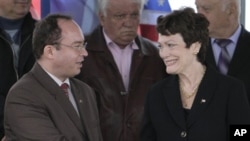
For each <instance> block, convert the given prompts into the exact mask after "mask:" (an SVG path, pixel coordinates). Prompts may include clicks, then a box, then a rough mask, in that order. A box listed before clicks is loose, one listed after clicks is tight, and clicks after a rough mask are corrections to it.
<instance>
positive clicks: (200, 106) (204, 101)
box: [187, 67, 218, 127]
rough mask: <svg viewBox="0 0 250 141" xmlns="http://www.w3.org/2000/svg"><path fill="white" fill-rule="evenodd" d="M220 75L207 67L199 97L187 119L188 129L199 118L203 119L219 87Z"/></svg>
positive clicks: (196, 98) (195, 100) (197, 96)
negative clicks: (217, 86) (218, 79)
mask: <svg viewBox="0 0 250 141" xmlns="http://www.w3.org/2000/svg"><path fill="white" fill-rule="evenodd" d="M217 75H218V73H217V72H216V71H215V70H212V68H210V67H207V70H206V73H205V75H204V77H203V79H202V82H201V84H200V86H199V89H198V92H197V95H196V97H195V99H194V102H193V106H192V109H191V112H190V114H189V116H188V118H187V125H188V127H190V126H192V124H194V123H195V122H196V121H197V120H198V119H199V118H202V115H203V112H205V111H206V108H207V107H208V106H209V103H210V101H211V100H212V97H213V95H214V91H215V89H216V85H217V77H218V76H217Z"/></svg>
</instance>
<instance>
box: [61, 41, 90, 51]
mask: <svg viewBox="0 0 250 141" xmlns="http://www.w3.org/2000/svg"><path fill="white" fill-rule="evenodd" d="M56 44H57V45H62V46H65V47H71V48H74V49H77V50H82V49H84V48H86V46H87V42H85V43H84V44H77V45H66V44H63V43H56Z"/></svg>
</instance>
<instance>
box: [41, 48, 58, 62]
mask: <svg viewBox="0 0 250 141" xmlns="http://www.w3.org/2000/svg"><path fill="white" fill-rule="evenodd" d="M55 51H56V48H55V47H54V46H52V45H46V46H45V47H44V49H43V54H44V57H46V58H49V59H52V58H53V57H54V53H55Z"/></svg>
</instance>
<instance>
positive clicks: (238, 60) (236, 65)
mask: <svg viewBox="0 0 250 141" xmlns="http://www.w3.org/2000/svg"><path fill="white" fill-rule="evenodd" d="M245 32H246V30H245V29H244V28H243V27H242V30H241V34H240V36H239V39H238V42H237V44H236V48H235V51H234V55H233V58H232V60H231V62H230V64H229V69H228V74H229V75H232V76H235V75H236V74H238V72H239V71H241V69H242V68H244V67H245V66H248V61H247V60H249V59H250V55H249V52H250V47H249V46H246V45H248V43H246V42H248V41H249V37H246V36H245V35H246V33H245ZM249 43H250V42H249ZM242 60H245V61H242Z"/></svg>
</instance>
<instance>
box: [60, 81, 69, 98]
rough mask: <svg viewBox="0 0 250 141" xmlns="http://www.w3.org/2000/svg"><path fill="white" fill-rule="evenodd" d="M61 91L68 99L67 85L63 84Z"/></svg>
mask: <svg viewBox="0 0 250 141" xmlns="http://www.w3.org/2000/svg"><path fill="white" fill-rule="evenodd" d="M60 87H61V89H62V90H63V91H64V94H65V95H66V96H67V97H68V96H69V91H68V90H69V85H68V84H67V83H63V84H62V85H61V86H60Z"/></svg>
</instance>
